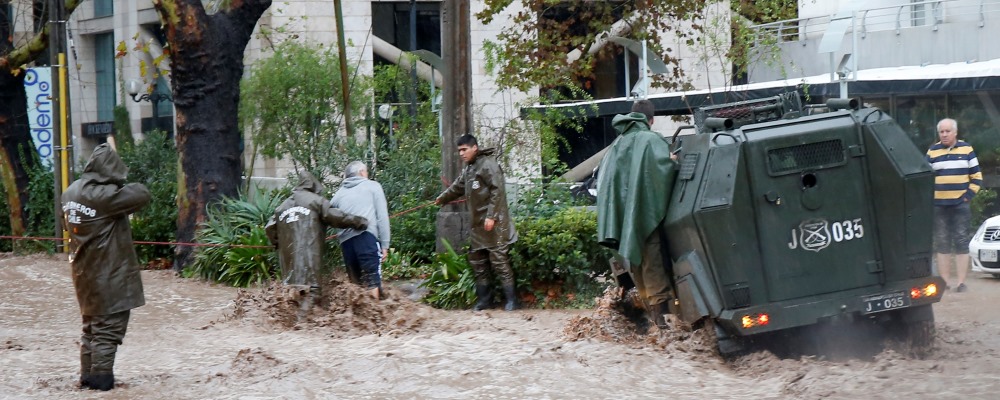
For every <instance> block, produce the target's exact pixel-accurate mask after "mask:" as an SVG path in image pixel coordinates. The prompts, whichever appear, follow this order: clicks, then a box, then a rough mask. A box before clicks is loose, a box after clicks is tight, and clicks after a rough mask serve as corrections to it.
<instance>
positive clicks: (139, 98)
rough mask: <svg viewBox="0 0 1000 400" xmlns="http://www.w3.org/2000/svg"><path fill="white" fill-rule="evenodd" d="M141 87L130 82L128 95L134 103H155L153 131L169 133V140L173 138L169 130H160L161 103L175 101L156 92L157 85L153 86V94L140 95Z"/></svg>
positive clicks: (167, 95) (134, 82)
mask: <svg viewBox="0 0 1000 400" xmlns="http://www.w3.org/2000/svg"><path fill="white" fill-rule="evenodd" d="M139 89H140V85H139V82H136V81H135V80H131V81H129V82H128V94H129V95H130V96H132V101H135V102H136V103H139V102H143V101H148V102H150V103H153V129H157V130H161V131H164V132H166V133H167V138H168V139H169V138H171V137H173V133H172V132H168V131H167V129H162V128H160V107H158V106H159V104H160V102H161V101H169V102H173V101H174V99H173V98H171V97H170V95H169V94H167V93H160V92H159V91H158V90H156V84H155V83H154V84H153V93H143V94H142V95H139Z"/></svg>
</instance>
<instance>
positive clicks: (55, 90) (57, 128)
mask: <svg viewBox="0 0 1000 400" xmlns="http://www.w3.org/2000/svg"><path fill="white" fill-rule="evenodd" d="M48 8H49V63H50V64H51V67H52V110H53V111H55V113H56V117H55V118H53V119H52V141H53V143H54V146H53V150H54V151H53V161H54V163H53V165H52V171H53V174H54V177H55V179H54V180H55V185H54V186H55V188H54V190H55V201H54V203H55V204H54V207H55V235H56V237H61V238H63V239H69V234H68V232H66V230H65V229H64V227H63V225H62V201H61V200H62V193H63V191H65V190H66V187H68V186H69V174H70V173H69V158H70V157H69V147H70V143H69V137H68V136H69V135H68V134H67V132H68V131H69V126H68V125H69V122H68V118H67V116H68V115H69V110H68V109H69V99H68V97H69V96H68V94H67V93H68V88H67V85H66V3H65V2H64V0H49V4H48ZM65 249H66V247H65V243H64V242H63V241H56V251H57V252H61V251H64V250H65Z"/></svg>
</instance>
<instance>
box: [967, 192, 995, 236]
mask: <svg viewBox="0 0 1000 400" xmlns="http://www.w3.org/2000/svg"><path fill="white" fill-rule="evenodd" d="M996 199H997V192H996V191H995V190H991V189H986V188H984V189H982V190H980V191H979V193H976V197H973V198H972V204H970V206H969V207H970V208H971V209H972V223H971V224H970V225H971V226H970V227H969V229H971V230H972V231H975V230H976V229H979V225H982V224H983V221H986V219H987V218H990V217H992V216H994V215H997V211H998V210H997V204H996Z"/></svg>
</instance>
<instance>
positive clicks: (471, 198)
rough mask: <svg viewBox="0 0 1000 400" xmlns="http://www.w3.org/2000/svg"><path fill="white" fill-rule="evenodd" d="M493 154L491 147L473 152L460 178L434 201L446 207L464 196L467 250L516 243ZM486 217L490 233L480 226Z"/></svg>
mask: <svg viewBox="0 0 1000 400" xmlns="http://www.w3.org/2000/svg"><path fill="white" fill-rule="evenodd" d="M495 152H496V150H495V149H492V148H488V149H480V150H479V151H477V152H476V158H475V159H473V160H472V162H471V163H469V164H468V165H466V166H465V169H463V170H462V175H461V176H459V177H458V178H457V179H455V182H453V183H452V184H451V186H449V187H448V189H447V190H445V191H444V192H443V193H441V195H440V196H438V198H437V200H438V203H439V204H446V203H448V202H451V201H454V200H456V199H458V198H459V197H462V196H463V195H465V196H466V199H467V201H468V205H469V214H471V215H470V216H471V218H472V234H471V236H472V237H471V238H470V242H471V243H470V244H471V250H481V249H489V248H495V247H500V246H503V245H508V244H511V243H514V242H516V241H517V230H516V229H514V220H513V219H511V218H510V212H509V211H508V207H507V190H506V186H505V182H504V177H503V170H501V169H500V165H499V164H497V160H496V157H494V156H493V153H495ZM487 218H490V219H492V220H493V221H494V224H493V230H492V231H487V230H486V228H485V227H484V224H485V223H486V219H487Z"/></svg>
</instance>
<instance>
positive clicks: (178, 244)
mask: <svg viewBox="0 0 1000 400" xmlns="http://www.w3.org/2000/svg"><path fill="white" fill-rule="evenodd" d="M464 201H465V199H459V200H455V201H453V202H450V203H448V204H458V203H461V202H464ZM432 205H434V202H433V201H429V202H427V203H424V204H421V205H419V206H416V207H411V208H408V209H406V210H403V211H400V212H398V213H395V214H392V215H390V216H389V219H392V218H396V217H401V216H404V215H406V214H409V213H412V212H414V211H417V210H419V209H422V208H424V207H429V206H432ZM336 237H337V235H336V234H334V235H330V236H328V237H327V238H326V240H333V239H334V238H336ZM0 239H10V240H51V241H68V240H69V239H66V238H61V237H42V236H13V235H0ZM132 243H134V244H146V245H156V246H180V247H234V248H244V249H270V248H273V247H274V246H261V245H253V244H223V243H185V242H152V241H145V240H136V241H133V242H132Z"/></svg>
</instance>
